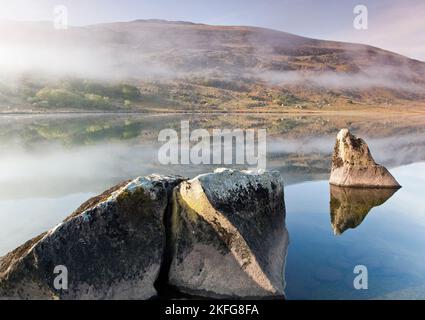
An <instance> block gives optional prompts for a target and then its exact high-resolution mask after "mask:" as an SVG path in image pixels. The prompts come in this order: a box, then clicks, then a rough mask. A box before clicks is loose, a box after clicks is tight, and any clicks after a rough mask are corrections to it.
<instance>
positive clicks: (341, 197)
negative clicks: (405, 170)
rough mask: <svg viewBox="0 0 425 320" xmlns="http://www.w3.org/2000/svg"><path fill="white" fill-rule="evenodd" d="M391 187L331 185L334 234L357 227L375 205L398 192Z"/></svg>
mask: <svg viewBox="0 0 425 320" xmlns="http://www.w3.org/2000/svg"><path fill="white" fill-rule="evenodd" d="M397 190H398V189H390V188H347V187H337V186H332V185H331V190H330V193H331V201H330V207H331V224H332V228H333V230H334V234H336V235H338V234H342V233H343V232H344V231H345V230H347V229H349V228H351V229H354V228H357V227H358V226H359V225H360V224H361V223H362V222H363V220H364V218H365V217H366V216H367V214H368V213H369V212H370V210H372V209H373V208H374V207H378V206H380V205H382V204H384V203H385V202H386V201H387V200H388V199H389V198H391V197H392V196H393V194H394V193H396V192H397Z"/></svg>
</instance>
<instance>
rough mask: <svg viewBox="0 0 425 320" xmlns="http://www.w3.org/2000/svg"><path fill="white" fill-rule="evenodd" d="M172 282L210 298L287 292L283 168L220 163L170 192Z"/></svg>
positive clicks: (178, 287) (279, 294) (195, 293)
mask: <svg viewBox="0 0 425 320" xmlns="http://www.w3.org/2000/svg"><path fill="white" fill-rule="evenodd" d="M170 243H171V262H170V270H169V283H170V284H171V285H172V286H174V287H175V288H177V289H178V290H180V291H181V292H183V293H186V294H191V295H196V296H203V297H210V298H226V297H227V298H249V297H251V298H260V297H282V296H283V295H284V286H285V281H284V266H285V259H286V252H287V246H288V232H287V230H286V227H285V203H284V193H283V182H282V179H281V177H280V175H279V173H278V172H268V171H255V172H254V171H234V170H229V169H218V170H216V171H215V172H214V173H209V174H204V175H200V176H197V177H195V178H194V179H192V180H189V181H185V182H182V183H181V184H180V185H179V186H178V187H177V188H176V189H175V190H174V193H173V212H172V216H171V242H170Z"/></svg>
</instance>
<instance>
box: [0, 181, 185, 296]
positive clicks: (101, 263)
mask: <svg viewBox="0 0 425 320" xmlns="http://www.w3.org/2000/svg"><path fill="white" fill-rule="evenodd" d="M182 180H183V178H181V177H178V176H171V177H168V176H158V175H150V176H147V177H140V178H137V179H135V180H133V181H127V182H125V183H122V184H120V185H118V186H116V187H114V188H112V189H110V190H108V191H106V192H105V193H103V194H102V195H100V196H97V197H95V198H92V199H90V200H89V201H87V202H86V203H84V204H83V205H82V206H81V207H80V208H79V209H77V211H76V212H75V213H73V214H72V215H71V216H69V217H68V218H67V219H66V220H65V221H64V222H62V223H61V224H59V225H58V226H57V227H55V228H54V229H52V230H50V231H48V232H46V233H44V234H41V235H39V236H38V237H35V238H34V239H32V240H30V241H28V242H27V243H25V244H24V245H22V246H21V247H19V248H17V249H15V250H14V251H12V252H10V253H9V254H7V255H6V256H4V257H2V258H1V259H0V298H1V299H8V298H10V299H147V298H150V297H152V296H154V295H155V294H156V291H155V288H154V281H155V280H156V279H157V277H158V273H159V270H160V267H161V263H162V258H163V252H164V247H165V228H164V224H163V219H164V214H165V212H166V210H167V207H168V199H169V195H170V196H171V192H172V190H173V188H174V187H175V186H176V185H177V184H178V183H180V182H181V181H182ZM56 266H65V267H66V268H67V270H68V289H67V290H64V289H59V290H57V289H56V288H55V286H54V279H55V278H56V277H57V276H58V274H55V273H54V269H55V267H56Z"/></svg>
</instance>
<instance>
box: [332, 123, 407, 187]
mask: <svg viewBox="0 0 425 320" xmlns="http://www.w3.org/2000/svg"><path fill="white" fill-rule="evenodd" d="M329 183H330V184H332V185H336V186H345V187H361V188H367V187H379V188H400V185H399V183H398V182H397V181H396V180H395V179H394V177H393V176H392V175H391V173H390V172H389V171H388V170H387V169H386V168H385V167H383V166H381V165H379V164H377V163H376V162H375V161H374V160H373V158H372V155H371V153H370V151H369V147H368V146H367V144H366V142H365V141H364V140H363V139H360V138H357V137H355V136H354V135H353V134H351V133H350V132H349V131H348V130H347V129H342V130H341V131H340V132H339V133H338V135H337V138H336V143H335V149H334V153H333V156H332V171H331V176H330V179H329Z"/></svg>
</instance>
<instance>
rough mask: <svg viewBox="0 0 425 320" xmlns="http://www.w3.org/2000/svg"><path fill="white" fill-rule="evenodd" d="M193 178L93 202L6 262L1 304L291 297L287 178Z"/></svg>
mask: <svg viewBox="0 0 425 320" xmlns="http://www.w3.org/2000/svg"><path fill="white" fill-rule="evenodd" d="M186 180H187V179H185V178H182V177H179V176H159V175H150V176H147V177H139V178H137V179H135V180H132V181H126V182H123V183H121V184H119V185H117V186H115V187H113V188H111V189H110V190H108V191H106V192H104V193H103V194H101V195H99V196H97V197H94V198H92V199H90V200H88V201H87V202H86V203H84V204H83V205H82V206H81V207H80V208H79V209H77V210H76V211H75V212H74V213H73V214H71V215H70V216H69V217H68V218H67V219H66V220H65V221H63V222H62V223H61V224H59V225H58V226H57V227H55V228H54V229H52V230H50V231H48V232H46V233H43V234H41V235H39V236H38V237H35V238H34V239H32V240H30V241H28V242H27V243H25V244H24V245H22V246H20V247H19V248H17V249H15V250H14V251H12V252H10V253H9V254H7V255H6V256H4V257H2V258H0V299H148V298H151V297H153V296H156V295H159V296H162V297H167V296H171V297H174V294H171V295H170V294H169V292H176V293H177V296H178V297H180V296H181V294H189V295H192V296H193V295H196V296H203V297H247V298H248V297H253V298H258V297H269V296H273V297H283V294H284V286H285V282H284V266H285V259H286V252H287V246H288V233H287V230H286V227H285V204H284V195H283V182H282V180H281V178H280V175H279V173H277V172H264V171H261V172H251V171H233V170H228V169H221V170H218V171H216V172H214V173H210V174H205V175H201V176H198V177H196V178H194V179H192V180H190V181H186ZM57 267H60V268H61V269H59V270H60V273H62V272H63V271H64V270H63V267H65V268H66V271H67V275H66V279H67V285H66V287H63V281H62V280H61V281H62V283H61V282H59V287H58V282H56V281H57V279H58V276H60V275H61V274H58V273H57V271H56V268H57ZM176 289H177V291H176ZM167 290H169V291H168V292H167Z"/></svg>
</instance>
